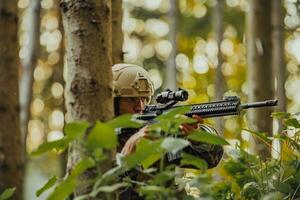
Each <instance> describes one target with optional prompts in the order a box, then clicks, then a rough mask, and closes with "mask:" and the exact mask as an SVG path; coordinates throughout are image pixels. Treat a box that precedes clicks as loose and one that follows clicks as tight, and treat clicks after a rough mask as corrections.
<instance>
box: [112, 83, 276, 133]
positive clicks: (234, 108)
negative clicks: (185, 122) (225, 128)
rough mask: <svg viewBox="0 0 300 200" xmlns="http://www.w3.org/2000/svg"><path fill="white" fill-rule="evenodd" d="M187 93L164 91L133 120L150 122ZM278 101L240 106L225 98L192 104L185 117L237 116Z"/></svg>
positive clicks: (235, 100) (125, 130)
mask: <svg viewBox="0 0 300 200" xmlns="http://www.w3.org/2000/svg"><path fill="white" fill-rule="evenodd" d="M188 96H189V95H188V92H187V91H186V90H183V89H180V88H179V89H178V90H177V91H171V90H166V91H163V92H161V93H159V94H158V95H157V97H156V102H157V103H158V104H154V105H147V106H146V107H145V109H144V110H143V112H142V114H139V115H136V117H135V119H137V120H143V121H149V122H150V121H152V120H153V119H154V118H155V117H157V116H159V115H161V114H163V113H165V112H168V111H170V110H171V109H174V108H177V107H180V106H182V105H175V104H177V103H178V102H180V101H186V100H187V99H188ZM277 103H278V100H266V101H259V102H253V103H246V104H241V101H240V98H239V97H238V96H227V97H225V98H224V100H220V101H214V102H208V103H200V104H192V105H188V106H189V107H190V111H188V112H187V113H185V115H186V116H188V117H192V116H193V115H194V114H195V115H199V116H200V117H201V118H212V117H221V116H229V115H239V114H240V112H241V111H242V110H245V109H248V108H259V107H270V106H276V105H277ZM137 130H138V129H135V128H122V129H120V130H118V131H117V132H118V134H126V135H131V134H133V133H134V132H136V131H137Z"/></svg>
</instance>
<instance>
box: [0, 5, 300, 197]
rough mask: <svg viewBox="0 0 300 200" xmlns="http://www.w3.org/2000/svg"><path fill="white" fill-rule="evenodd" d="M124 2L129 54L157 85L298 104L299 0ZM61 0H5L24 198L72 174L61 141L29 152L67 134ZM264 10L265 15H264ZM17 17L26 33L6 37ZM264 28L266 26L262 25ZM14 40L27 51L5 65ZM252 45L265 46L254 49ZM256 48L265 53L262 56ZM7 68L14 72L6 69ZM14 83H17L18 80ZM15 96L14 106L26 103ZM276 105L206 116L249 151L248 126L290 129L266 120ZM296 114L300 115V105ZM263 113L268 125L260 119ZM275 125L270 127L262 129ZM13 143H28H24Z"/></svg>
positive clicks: (196, 95) (1, 86)
mask: <svg viewBox="0 0 300 200" xmlns="http://www.w3.org/2000/svg"><path fill="white" fill-rule="evenodd" d="M117 2H118V3H119V4H122V8H123V11H122V12H123V19H122V32H123V38H124V41H123V52H124V62H127V63H135V64H138V65H142V66H144V67H145V69H147V70H148V71H149V73H150V76H151V79H152V80H153V82H154V86H155V89H157V91H158V92H159V91H162V90H164V89H166V88H170V89H176V88H178V87H180V88H184V89H186V90H188V92H189V99H188V102H187V103H202V102H208V101H213V100H217V99H222V98H223V96H226V95H237V96H239V97H240V98H241V101H242V102H251V101H258V100H264V99H266V97H267V98H269V99H272V98H277V99H278V100H279V106H278V107H277V108H276V109H277V110H276V111H282V112H286V111H287V112H289V113H293V114H297V113H298V112H299V110H300V92H299V88H300V67H299V66H300V28H299V27H300V12H299V10H300V2H299V1H298V0H282V1H280V0H272V1H268V0H266V1H258V0H257V1H254V0H123V1H121V0H120V1H117ZM59 3H60V2H59V0H18V1H12V0H0V21H1V23H0V45H1V46H0V54H1V55H0V59H2V60H1V61H0V77H1V78H0V103H1V104H2V105H5V103H7V102H6V101H5V100H3V99H6V97H8V96H9V95H8V96H7V94H6V93H5V91H6V89H5V88H10V86H11V85H15V86H18V84H17V83H16V82H15V83H11V82H10V81H8V80H11V79H13V78H16V77H15V76H16V75H17V76H18V77H19V100H20V103H19V105H20V106H19V108H20V109H17V110H15V113H14V115H15V116H16V115H18V111H20V130H21V132H22V135H23V136H24V135H26V134H25V133H27V136H26V138H23V139H25V140H26V142H25V141H22V142H21V144H25V143H26V153H24V154H26V162H25V163H26V164H25V169H26V170H25V171H26V172H25V178H24V186H25V187H24V199H25V200H32V199H45V197H46V196H47V193H45V194H43V195H41V196H40V197H38V198H37V197H36V196H35V191H36V190H37V189H38V188H40V187H41V185H42V184H44V183H45V182H46V181H47V180H48V178H49V177H51V176H52V175H53V174H56V175H58V176H60V177H61V176H63V174H64V170H65V165H66V158H65V154H58V153H57V152H54V151H53V152H51V153H47V154H46V155H43V156H39V157H32V156H30V155H29V153H30V152H32V151H33V150H34V149H36V148H37V147H38V146H39V145H41V144H42V143H44V142H46V141H48V142H49V141H54V140H57V139H60V138H62V137H63V135H64V133H63V128H64V125H65V118H66V116H65V106H64V87H65V81H64V80H65V78H64V77H66V73H67V70H66V67H64V66H66V59H65V58H66V54H65V48H66V47H65V36H64V30H63V25H62V16H61V11H60V8H59ZM5 4H10V5H9V6H11V7H14V6H15V8H16V9H17V12H16V13H17V15H16V16H10V15H9V14H7V13H5V12H4V9H3V5H5ZM13 4H15V5H13ZM258 4H261V6H258ZM6 6H7V5H6ZM259 9H264V10H263V12H262V14H261V15H260V14H259ZM12 10H13V9H12ZM253 10H254V11H253ZM264 15H265V21H264V20H261V21H260V20H258V21H257V19H255V17H256V16H264ZM1 18H2V19H1ZM17 18H18V22H19V23H18V26H17V27H15V28H14V30H13V31H15V33H17V38H15V37H14V38H13V39H11V38H10V39H7V38H8V36H7V35H8V34H11V35H13V34H14V33H13V32H11V29H8V28H7V27H9V26H10V25H11V22H10V20H12V22H15V21H16V19H17ZM3 19H4V22H3ZM253 20H254V21H253ZM255 20H256V21H255ZM256 23H257V24H256ZM259 26H260V28H257V27H259ZM253 27H256V28H253ZM257 29H259V30H260V29H261V30H263V31H265V32H264V33H262V34H261V33H259V31H257ZM8 30H10V31H8ZM268 31H269V32H268ZM255 34H256V35H255ZM268 34H269V35H268ZM253 35H254V36H253ZM258 35H261V36H262V37H264V38H265V39H266V38H267V39H268V38H269V40H268V41H267V42H266V43H264V42H262V41H260V40H259V39H257V37H258ZM252 36H253V37H252ZM12 37H13V36H12ZM4 38H6V39H4ZM13 40H17V41H18V45H19V47H18V48H19V50H18V58H17V59H19V61H18V60H15V61H12V60H13V58H12V57H11V58H10V63H11V66H8V65H5V66H4V65H3V64H4V62H2V61H3V60H4V57H5V56H7V53H6V50H4V49H6V47H7V45H10V43H9V42H8V41H13ZM247 44H248V46H247ZM253 48H254V49H255V50H254V52H255V51H256V53H251V51H252V50H253ZM91 51H93V50H92V49H91ZM262 57H263V58H262ZM256 58H262V59H266V60H263V61H257V60H256ZM18 63H19V64H18ZM255 66H257V67H255ZM8 69H9V70H10V71H11V70H14V72H13V73H11V72H9V73H7V70H8ZM255 70H257V71H255ZM256 78H257V79H256ZM15 80H17V79H15ZM3 91H4V92H3ZM16 91H17V90H16ZM10 92H11V93H14V91H13V90H10ZM13 95H14V94H13ZM264 95H265V96H264ZM7 99H8V100H9V98H7ZM14 103H15V106H16V105H17V104H18V102H14ZM152 103H154V102H152ZM2 105H0V122H1V124H0V126H1V128H0V135H1V134H4V133H5V129H6V127H9V126H10V125H9V124H10V121H11V119H4V118H6V117H7V115H5V114H3V113H4V111H3V109H2V107H1V106H2ZM270 113H271V110H268V112H266V113H265V112H264V113H263V114H262V113H258V114H255V113H252V112H249V113H248V112H247V114H248V115H241V116H233V117H224V118H222V119H218V120H215V119H208V120H207V121H206V122H207V123H210V124H213V125H214V126H215V127H216V128H217V129H218V130H219V132H220V133H221V134H222V136H224V137H225V138H226V139H227V141H228V142H230V144H231V146H230V147H226V148H228V149H230V148H234V147H235V146H236V145H241V146H243V148H244V149H245V150H247V151H248V152H256V150H257V149H256V148H255V145H251V144H253V141H252V139H251V137H250V134H249V132H247V131H245V130H244V129H248V128H249V129H254V130H256V131H265V132H268V133H269V135H271V134H274V135H276V134H277V133H278V132H279V130H281V129H282V124H280V123H279V122H278V121H276V120H273V121H272V119H271V118H270V119H265V120H262V119H261V118H259V117H258V116H261V115H263V117H266V116H267V117H268V116H270ZM251 115H252V117H251ZM253 116H254V117H253ZM295 116H296V119H298V120H300V116H299V115H295ZM257 120H258V121H257ZM261 121H266V122H267V123H268V124H269V125H261V124H259V123H260V122H261ZM251 125H252V126H251ZM266 126H269V127H271V128H267V130H261V127H266ZM15 128H18V126H15ZM298 128H299V127H298ZM270 132H271V134H270ZM295 132H297V131H295V130H292V131H290V132H288V134H290V135H291V136H293V134H295ZM6 134H7V133H6ZM9 134H10V135H14V134H13V133H9ZM1 138H2V136H1V137H0V139H1ZM3 143H5V140H4V139H2V142H1V141H0V162H1V158H2V157H3V156H4V157H5V155H3V154H1V148H5V145H4V144H3ZM273 145H274V149H275V150H273V151H272V156H273V157H274V158H279V157H280V153H278V152H280V146H279V142H278V141H276V140H274V141H273ZM253 146H254V147H253ZM12 151H13V152H14V153H18V152H19V153H20V152H22V150H20V151H18V150H17V149H14V150H12ZM258 152H259V151H258ZM0 171H1V168H0ZM0 182H1V179H0ZM0 188H1V187H0ZM1 189H3V188H1Z"/></svg>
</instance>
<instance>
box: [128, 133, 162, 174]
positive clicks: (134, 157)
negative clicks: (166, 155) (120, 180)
mask: <svg viewBox="0 0 300 200" xmlns="http://www.w3.org/2000/svg"><path fill="white" fill-rule="evenodd" d="M160 144H161V140H155V141H151V140H147V139H144V138H143V139H141V141H140V142H139V143H138V144H137V147H136V151H135V152H134V153H132V154H129V155H128V156H126V157H125V158H124V161H125V163H126V165H127V166H128V167H129V168H132V167H135V166H136V165H138V164H141V163H142V161H145V160H146V159H147V158H150V156H151V155H153V154H156V153H160V152H161V148H160ZM159 157H160V156H159ZM155 161H156V160H155ZM155 161H154V160H152V162H153V163H154V162H155ZM149 163H150V162H149V161H148V163H147V164H148V165H149Z"/></svg>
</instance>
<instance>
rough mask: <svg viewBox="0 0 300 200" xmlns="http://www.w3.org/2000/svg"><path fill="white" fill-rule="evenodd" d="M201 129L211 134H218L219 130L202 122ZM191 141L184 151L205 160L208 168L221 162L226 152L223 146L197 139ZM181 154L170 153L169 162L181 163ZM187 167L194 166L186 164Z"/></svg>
mask: <svg viewBox="0 0 300 200" xmlns="http://www.w3.org/2000/svg"><path fill="white" fill-rule="evenodd" d="M199 129H201V130H203V131H206V132H208V133H211V134H216V135H218V133H217V131H216V130H215V129H214V128H212V127H210V126H208V125H204V124H200V125H199ZM190 142H191V145H189V146H188V147H186V148H184V149H183V151H184V152H186V153H188V154H191V155H193V156H197V157H199V158H201V159H203V160H205V161H206V162H207V165H208V168H213V167H215V166H217V165H218V164H219V162H220V161H221V159H222V157H223V153H224V150H223V147H222V146H220V145H211V144H207V143H203V142H195V141H190ZM180 155H181V152H178V153H176V154H172V153H168V154H167V160H168V162H169V163H173V164H180V157H181V156H180ZM184 167H185V166H184ZM186 167H187V168H193V166H186Z"/></svg>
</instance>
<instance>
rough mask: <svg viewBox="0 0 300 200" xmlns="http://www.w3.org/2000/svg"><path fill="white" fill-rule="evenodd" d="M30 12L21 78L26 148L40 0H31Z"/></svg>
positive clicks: (36, 56) (36, 58)
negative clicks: (25, 53) (26, 49)
mask: <svg viewBox="0 0 300 200" xmlns="http://www.w3.org/2000/svg"><path fill="white" fill-rule="evenodd" d="M28 9H29V11H28V22H29V23H28V29H27V34H28V38H29V39H28V42H27V44H26V46H27V48H28V51H27V52H28V53H27V56H26V57H25V59H24V60H23V62H22V64H23V71H22V75H21V78H20V106H21V110H20V120H21V134H22V142H23V144H24V146H25V143H26V142H25V141H26V136H27V127H28V121H29V118H30V103H31V100H32V85H33V70H34V68H35V66H36V63H37V60H38V56H39V50H40V49H39V42H40V19H41V18H40V12H41V2H40V0H31V1H30V4H29V8H28Z"/></svg>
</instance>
